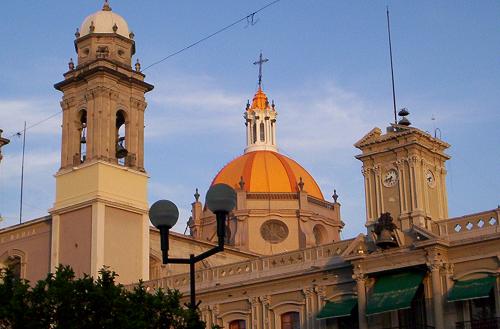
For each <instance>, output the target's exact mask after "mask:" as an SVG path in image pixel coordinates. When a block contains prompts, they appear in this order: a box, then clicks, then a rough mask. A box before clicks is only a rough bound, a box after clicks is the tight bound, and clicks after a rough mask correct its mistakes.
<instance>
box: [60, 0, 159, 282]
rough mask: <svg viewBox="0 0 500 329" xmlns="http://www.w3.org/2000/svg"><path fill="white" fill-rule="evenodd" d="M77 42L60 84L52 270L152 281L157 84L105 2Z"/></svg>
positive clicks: (122, 22) (79, 33)
mask: <svg viewBox="0 0 500 329" xmlns="http://www.w3.org/2000/svg"><path fill="white" fill-rule="evenodd" d="M75 37H76V39H75V50H76V53H77V63H76V65H75V63H74V62H73V60H70V62H69V65H68V71H67V72H66V73H65V74H64V80H63V81H61V82H59V83H57V84H55V86H54V87H55V88H56V89H57V90H59V91H61V92H62V93H63V97H62V101H61V107H62V112H63V119H62V121H63V122H62V146H61V168H60V169H59V171H58V172H57V173H56V175H55V177H56V200H55V203H54V207H53V209H51V214H52V221H53V225H52V226H53V227H52V249H51V253H52V254H51V268H52V269H54V268H55V267H56V266H57V265H58V264H68V265H71V266H72V267H73V269H74V270H75V272H76V273H77V275H82V274H83V273H87V274H90V275H93V276H95V275H97V274H98V271H99V269H101V268H102V267H103V266H109V267H110V268H111V269H112V270H114V271H116V272H117V273H118V274H119V277H118V279H119V281H120V282H122V283H130V282H136V281H138V280H139V279H148V269H149V266H148V262H149V236H148V234H149V221H148V218H147V210H148V204H147V178H148V177H147V175H146V172H145V169H144V111H145V109H146V105H147V104H146V101H145V97H144V95H145V93H147V92H148V91H151V90H152V89H153V86H152V85H150V84H148V83H146V82H144V78H145V76H144V74H142V73H141V72H140V64H139V63H138V62H137V63H136V64H135V70H134V69H132V66H131V63H132V56H133V55H134V54H135V41H134V34H133V33H132V32H131V31H130V30H129V28H128V25H127V22H126V21H125V20H124V19H123V18H122V17H121V16H120V15H118V14H116V13H114V12H113V11H112V10H111V7H110V5H109V3H108V2H107V1H106V2H105V3H104V6H103V8H102V10H100V11H98V12H96V13H94V14H92V15H90V16H88V17H87V18H86V19H85V20H84V21H83V23H82V25H81V27H80V28H79V29H77V30H76V33H75Z"/></svg>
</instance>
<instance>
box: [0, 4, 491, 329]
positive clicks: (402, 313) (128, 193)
mask: <svg viewBox="0 0 500 329" xmlns="http://www.w3.org/2000/svg"><path fill="white" fill-rule="evenodd" d="M134 38H135V36H134V34H133V33H132V32H131V30H130V29H129V27H128V24H127V22H126V20H125V19H124V18H123V17H121V16H120V15H118V14H116V13H115V12H114V11H112V9H111V7H110V5H109V4H108V3H107V2H105V4H104V6H103V8H102V10H99V11H97V12H96V13H94V14H92V15H90V16H88V17H87V18H85V20H84V21H83V23H82V24H81V26H80V28H79V29H78V30H77V32H76V33H75V40H74V45H75V50H76V53H77V59H76V63H73V62H72V61H71V62H70V63H69V65H68V71H67V72H65V73H64V79H63V80H62V81H60V82H57V83H56V84H55V85H54V87H55V88H56V89H57V90H58V91H60V92H61V94H62V99H61V103H60V104H61V107H62V124H61V129H62V141H61V151H60V154H61V160H60V168H59V170H58V171H57V173H56V174H55V180H56V193H55V200H54V203H53V205H52V207H51V209H50V211H49V213H48V214H47V215H46V216H44V217H42V218H37V219H33V220H30V221H27V222H24V223H22V224H19V225H14V226H11V227H6V228H3V229H1V230H0V266H1V267H6V266H10V267H12V268H13V269H14V271H15V273H16V275H18V276H19V277H21V278H25V279H28V280H30V281H31V282H35V281H36V280H38V279H41V278H44V277H45V276H46V274H47V273H48V272H50V271H54V270H55V268H56V267H57V266H58V265H59V264H65V265H71V266H72V268H73V269H74V270H75V272H76V273H77V275H83V274H84V273H87V274H90V275H92V276H97V274H98V271H99V269H101V268H102V267H103V266H109V267H110V268H111V269H112V270H114V271H116V272H117V273H118V274H119V278H118V279H119V281H120V283H123V284H126V285H133V284H135V283H137V282H138V281H139V280H144V281H145V285H146V286H147V287H148V289H151V290H154V289H158V288H176V289H179V290H180V291H181V292H183V293H184V294H185V295H187V294H189V283H190V277H189V273H188V272H189V268H188V267H187V266H185V265H176V264H173V265H172V264H169V265H164V264H163V263H162V252H161V248H160V240H161V237H160V232H159V230H157V229H156V228H154V227H153V226H151V224H150V221H149V217H148V210H149V204H148V199H147V187H148V175H147V168H145V167H144V156H145V154H144V143H145V140H144V129H145V128H144V113H145V111H146V109H147V93H149V92H152V91H153V88H154V86H153V85H151V84H149V83H148V82H147V79H146V76H145V75H144V74H143V73H142V72H141V67H140V64H139V63H133V61H132V57H133V55H134V54H135V41H134ZM262 61H263V59H262V56H261V58H260V62H261V63H260V64H262ZM259 81H261V79H259ZM278 110H279V106H278V105H276V104H275V103H274V101H270V99H269V97H268V96H267V95H266V92H265V90H263V88H262V84H261V83H260V82H259V86H258V89H257V91H256V92H255V94H254V96H253V99H252V101H251V102H248V103H247V105H246V107H245V108H244V110H243V117H244V121H243V122H242V125H241V127H242V129H245V131H246V148H245V149H244V150H242V151H243V153H242V155H240V156H238V157H236V158H235V159H234V160H233V161H231V162H230V163H228V164H227V165H225V166H224V167H223V168H222V169H221V170H220V171H219V172H218V173H217V174H215V176H214V178H213V180H212V182H205V183H204V184H206V185H214V184H218V183H225V184H227V185H229V186H231V187H232V188H234V190H235V191H236V198H237V200H236V207H235V209H234V210H233V211H232V212H231V213H230V214H229V216H228V220H227V225H226V247H225V250H224V251H223V252H221V253H218V254H216V255H214V256H212V257H209V258H207V259H206V260H204V261H203V262H200V263H198V264H197V265H196V272H195V277H196V290H197V299H198V300H199V301H200V302H201V303H200V305H199V307H200V312H201V315H202V318H203V320H204V321H206V322H207V325H208V326H210V325H212V324H218V325H221V326H223V327H224V328H229V329H268V328H269V329H298V328H303V329H327V328H360V329H367V328H370V329H371V328H373V329H379V328H380V329H383V328H408V329H413V328H415V329H417V328H418V329H420V328H422V329H427V328H435V329H452V328H458V329H466V328H467V329H469V328H470V329H474V328H500V296H499V291H500V279H499V274H500V252H499V250H500V226H499V217H500V208H495V209H490V210H485V211H483V212H480V213H475V214H468V215H464V216H461V217H458V218H449V216H448V201H447V191H446V162H447V161H448V160H450V157H449V156H448V155H447V154H446V150H447V149H448V148H449V147H450V145H449V144H447V143H446V142H445V141H443V140H441V139H439V138H436V137H433V136H431V135H430V134H428V133H426V132H424V131H423V130H421V129H419V128H417V127H413V126H411V124H410V122H409V121H408V119H407V118H406V116H407V115H408V113H407V112H406V111H405V110H402V111H400V113H399V115H400V120H399V121H398V122H397V123H393V124H390V125H389V127H387V128H384V129H383V130H382V129H380V128H377V127H375V128H373V129H372V130H371V131H369V132H367V133H366V134H365V135H364V136H360V139H359V141H358V142H356V143H355V145H354V147H356V148H357V149H358V150H359V155H357V156H356V158H357V159H358V160H359V161H360V166H361V168H362V170H361V172H362V175H363V177H364V191H365V200H364V204H365V207H366V224H365V226H366V233H365V234H359V235H358V236H357V237H355V238H352V239H342V238H341V235H340V233H341V231H342V229H343V227H344V225H345V224H344V222H343V221H342V215H341V204H340V203H339V202H338V199H337V195H336V193H335V194H334V196H333V202H330V201H327V200H326V199H325V197H324V195H323V193H322V191H321V190H320V188H319V186H318V184H317V183H316V181H315V180H314V178H313V177H312V176H311V174H309V173H308V171H307V170H306V169H305V168H303V167H302V166H301V165H300V164H299V163H297V162H296V161H295V160H293V159H291V158H289V157H287V156H285V155H283V154H281V153H280V151H279V117H278ZM235 119H237V116H236V117H235ZM8 142H9V141H8V139H5V138H2V137H1V130H0V149H1V148H2V147H4V150H5V149H7V148H8V145H7V144H8ZM146 142H147V141H146ZM0 161H1V153H0ZM0 165H1V164H0ZM153 179H154V177H153ZM117 182H120V183H119V184H117ZM200 197H201V196H200V195H199V194H198V192H197V193H196V194H195V195H194V201H193V203H192V210H191V211H192V214H191V218H190V220H189V222H188V226H189V234H188V235H184V234H179V233H175V232H171V233H170V255H171V256H173V257H186V256H188V255H189V254H200V253H202V252H204V251H207V250H209V249H210V248H212V247H213V246H215V245H216V243H217V230H216V219H215V215H214V214H213V213H212V212H211V211H210V210H209V209H208V208H207V207H206V205H204V204H203V203H202V201H201V200H203V198H200ZM359 203H360V204H363V201H362V200H359Z"/></svg>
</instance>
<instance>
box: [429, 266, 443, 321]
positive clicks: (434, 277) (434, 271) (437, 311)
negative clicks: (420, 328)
mask: <svg viewBox="0 0 500 329" xmlns="http://www.w3.org/2000/svg"><path fill="white" fill-rule="evenodd" d="M428 267H429V270H430V271H431V284H432V309H433V314H434V327H435V328H436V329H444V315H443V294H442V292H441V291H442V290H441V275H440V268H441V264H440V263H431V264H428Z"/></svg>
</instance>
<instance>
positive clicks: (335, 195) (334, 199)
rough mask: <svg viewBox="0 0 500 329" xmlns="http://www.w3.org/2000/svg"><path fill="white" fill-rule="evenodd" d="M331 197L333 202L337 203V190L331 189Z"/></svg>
mask: <svg viewBox="0 0 500 329" xmlns="http://www.w3.org/2000/svg"><path fill="white" fill-rule="evenodd" d="M332 198H333V202H335V203H337V199H338V198H339V196H338V194H337V190H333V195H332Z"/></svg>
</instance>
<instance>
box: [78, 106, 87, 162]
mask: <svg viewBox="0 0 500 329" xmlns="http://www.w3.org/2000/svg"><path fill="white" fill-rule="evenodd" d="M77 130H78V145H79V146H78V156H79V157H80V163H83V162H85V160H86V159H87V110H86V109H85V108H83V109H81V110H80V111H78V114H77Z"/></svg>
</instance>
